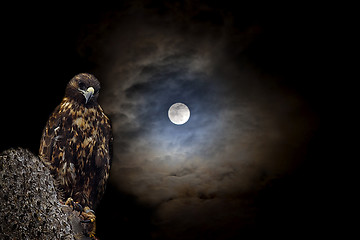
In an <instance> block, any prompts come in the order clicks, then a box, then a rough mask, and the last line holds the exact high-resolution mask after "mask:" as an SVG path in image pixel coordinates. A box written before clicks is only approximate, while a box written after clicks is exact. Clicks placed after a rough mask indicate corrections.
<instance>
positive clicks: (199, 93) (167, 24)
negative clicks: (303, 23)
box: [83, 4, 311, 239]
mask: <svg viewBox="0 0 360 240" xmlns="http://www.w3.org/2000/svg"><path fill="white" fill-rule="evenodd" d="M162 7H164V8H166V9H167V10H169V11H170V12H167V13H164V14H153V11H155V10H154V8H152V7H149V6H144V5H140V7H139V6H138V5H137V4H135V5H133V6H131V7H129V9H127V10H126V12H124V13H123V12H118V13H117V14H114V15H111V16H108V17H106V18H105V19H104V20H103V22H102V24H101V25H99V26H95V27H94V30H92V31H93V33H92V34H90V35H89V36H88V37H87V38H85V39H83V41H84V44H83V45H84V46H87V47H88V48H92V49H94V50H93V52H94V53H93V54H94V59H95V58H96V59H100V60H97V61H98V62H99V63H98V64H99V69H100V70H99V75H100V76H101V78H102V80H103V81H104V83H103V90H102V93H101V98H100V102H101V103H102V105H103V107H104V109H105V111H106V112H107V113H108V114H109V115H110V117H111V119H112V123H113V131H114V138H115V141H114V160H113V166H112V171H111V182H112V184H114V185H116V186H117V187H118V188H119V189H120V190H121V191H123V192H126V193H128V194H131V195H134V196H136V198H137V199H138V200H139V202H141V203H142V204H145V205H149V206H152V207H154V208H156V209H157V211H156V216H155V217H156V220H154V223H155V224H156V225H158V226H159V228H160V229H162V230H164V231H165V233H163V234H165V235H166V234H167V233H166V229H167V226H169V225H171V226H177V227H176V229H173V230H171V231H172V232H174V231H175V232H177V233H180V232H183V231H184V229H189V228H191V227H193V228H203V232H206V230H207V229H210V228H213V227H214V226H213V224H212V223H211V222H216V223H217V225H218V227H217V228H216V229H218V230H215V232H216V231H221V233H222V234H224V232H225V231H224V230H223V229H224V228H223V227H224V226H225V225H227V224H228V223H229V222H233V223H232V224H229V226H228V227H226V228H225V229H226V231H228V232H230V233H231V232H232V231H234V229H235V228H237V227H238V226H240V225H241V226H246V224H247V223H249V222H252V221H253V206H252V204H251V199H252V197H253V193H254V192H256V191H257V190H259V189H260V188H261V187H262V186H263V184H264V182H265V181H266V180H267V179H271V178H274V177H276V176H278V175H281V174H283V173H284V172H287V171H289V169H292V168H294V167H296V165H297V164H298V161H299V159H300V158H301V156H300V155H301V154H300V155H299V153H302V152H303V149H304V147H305V146H304V142H306V139H307V137H308V136H309V134H310V131H311V119H310V118H309V117H308V116H309V113H308V111H307V108H306V105H305V103H304V102H303V101H302V100H301V98H300V97H299V96H297V95H296V94H295V93H294V92H291V91H290V90H288V89H285V88H283V87H281V86H280V85H279V84H278V83H279V82H278V81H277V79H274V77H271V76H268V75H266V74H264V73H262V72H261V71H258V69H256V67H254V66H252V65H251V64H250V63H249V62H248V61H246V55H244V54H242V53H243V51H244V50H246V48H247V46H248V45H249V44H250V43H251V42H252V39H253V38H254V36H255V35H256V34H258V33H259V31H260V30H259V29H258V27H257V26H256V25H249V26H244V28H243V29H241V31H239V30H238V29H235V28H234V27H233V26H232V24H233V22H232V17H231V16H227V15H226V14H225V15H224V14H223V13H222V12H221V11H220V10H217V11H215V10H210V9H209V10H206V9H207V8H205V10H201V7H204V5H201V7H199V8H193V7H194V6H193V5H191V4H190V5H186V4H185V5H184V6H183V7H184V8H186V7H190V11H187V14H186V15H184V13H183V12H182V11H181V8H180V10H179V9H178V8H172V7H173V5H171V4H170V5H168V4H165V5H164V6H162ZM156 9H159V8H156ZM207 14H208V15H210V16H213V15H216V16H217V17H214V18H213V17H210V18H209V19H211V21H207V20H206V19H207ZM214 21H215V22H214ZM95 36H100V37H99V39H96V38H95ZM239 59H240V60H239ZM175 102H183V103H185V104H187V105H188V106H189V108H190V110H191V118H190V120H189V122H187V123H186V124H185V125H182V126H176V125H174V124H172V123H171V122H170V121H169V120H168V118H167V110H168V108H169V107H170V106H171V105H172V104H173V103H175ZM245 209H246V210H245ZM199 216H200V217H199ZM229 216H230V218H229ZM205 222H206V223H205ZM219 223H220V224H219ZM232 228H234V229H232ZM221 229H222V230H221ZM159 234H160V233H159ZM169 234H170V233H169ZM219 234H220V233H219ZM179 236H180V235H179ZM175 239H176V238H175Z"/></svg>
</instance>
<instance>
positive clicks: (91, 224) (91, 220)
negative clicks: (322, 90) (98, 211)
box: [65, 198, 96, 239]
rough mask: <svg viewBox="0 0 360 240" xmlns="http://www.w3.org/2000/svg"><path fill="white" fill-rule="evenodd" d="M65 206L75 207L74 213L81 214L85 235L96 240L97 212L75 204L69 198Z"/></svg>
mask: <svg viewBox="0 0 360 240" xmlns="http://www.w3.org/2000/svg"><path fill="white" fill-rule="evenodd" d="M65 205H69V206H72V207H73V210H74V211H77V212H80V214H79V217H80V218H81V219H82V220H80V223H83V224H81V225H82V226H83V230H84V234H85V235H86V236H88V237H90V238H94V239H95V231H96V221H95V219H96V216H95V212H94V211H93V210H91V209H90V208H89V207H84V208H83V207H82V206H81V204H80V203H78V202H74V200H73V199H72V198H68V199H67V200H66V202H65Z"/></svg>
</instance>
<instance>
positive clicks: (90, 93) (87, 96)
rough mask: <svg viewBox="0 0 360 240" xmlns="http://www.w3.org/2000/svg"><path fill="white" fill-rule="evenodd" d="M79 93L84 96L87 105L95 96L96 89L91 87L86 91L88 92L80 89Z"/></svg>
mask: <svg viewBox="0 0 360 240" xmlns="http://www.w3.org/2000/svg"><path fill="white" fill-rule="evenodd" d="M79 91H80V92H81V93H82V94H83V95H84V97H85V104H86V103H87V102H88V101H89V100H90V99H91V97H92V96H93V95H94V92H95V90H94V88H93V87H89V88H88V89H86V91H84V90H81V89H79Z"/></svg>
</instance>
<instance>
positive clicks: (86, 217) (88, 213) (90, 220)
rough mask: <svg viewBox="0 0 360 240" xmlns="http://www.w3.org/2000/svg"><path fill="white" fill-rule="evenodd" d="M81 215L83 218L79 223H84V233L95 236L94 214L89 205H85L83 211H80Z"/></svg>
mask: <svg viewBox="0 0 360 240" xmlns="http://www.w3.org/2000/svg"><path fill="white" fill-rule="evenodd" d="M81 217H82V218H83V220H81V221H80V222H81V223H84V224H85V226H84V233H85V234H86V235H87V236H89V237H91V238H93V237H95V231H96V216H95V212H94V211H93V210H91V209H90V208H89V207H85V208H84V211H83V212H82V213H81Z"/></svg>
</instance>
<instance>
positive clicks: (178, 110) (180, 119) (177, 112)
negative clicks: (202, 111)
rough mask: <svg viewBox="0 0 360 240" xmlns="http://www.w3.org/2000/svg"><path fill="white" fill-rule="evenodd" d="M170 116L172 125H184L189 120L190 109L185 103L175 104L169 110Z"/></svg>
mask: <svg viewBox="0 0 360 240" xmlns="http://www.w3.org/2000/svg"><path fill="white" fill-rule="evenodd" d="M168 116H169V119H170V121H171V122H172V123H174V124H176V125H182V124H184V123H186V122H187V121H188V120H189V118H190V109H189V108H188V107H187V106H186V105H185V104H183V103H175V104H173V105H171V107H170V108H169V111H168Z"/></svg>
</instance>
